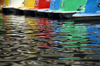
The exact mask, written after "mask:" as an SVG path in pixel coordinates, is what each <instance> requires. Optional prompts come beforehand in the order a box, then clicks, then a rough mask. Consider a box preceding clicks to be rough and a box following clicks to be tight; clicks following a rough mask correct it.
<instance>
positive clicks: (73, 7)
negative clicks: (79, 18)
mask: <svg viewBox="0 0 100 66" xmlns="http://www.w3.org/2000/svg"><path fill="white" fill-rule="evenodd" d="M77 2H78V3H77ZM85 4H86V0H61V1H60V6H59V10H54V11H52V12H51V14H52V18H56V17H59V18H71V17H72V15H73V14H75V13H77V12H80V11H84V10H85Z"/></svg>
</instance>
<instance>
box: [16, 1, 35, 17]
mask: <svg viewBox="0 0 100 66" xmlns="http://www.w3.org/2000/svg"><path fill="white" fill-rule="evenodd" d="M34 7H35V0H24V4H23V6H20V7H17V8H15V9H16V15H24V14H25V15H26V14H28V13H26V10H27V9H29V8H34Z"/></svg>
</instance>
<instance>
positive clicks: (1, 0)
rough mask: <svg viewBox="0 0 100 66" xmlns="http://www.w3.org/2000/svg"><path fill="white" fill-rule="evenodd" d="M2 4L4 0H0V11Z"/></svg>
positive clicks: (0, 10)
mask: <svg viewBox="0 0 100 66" xmlns="http://www.w3.org/2000/svg"><path fill="white" fill-rule="evenodd" d="M3 5H4V0H0V12H2V7H3Z"/></svg>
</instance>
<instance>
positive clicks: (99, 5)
mask: <svg viewBox="0 0 100 66" xmlns="http://www.w3.org/2000/svg"><path fill="white" fill-rule="evenodd" d="M73 17H74V18H75V20H83V21H84V20H99V19H100V0H87V3H86V9H85V11H84V12H79V13H76V14H74V15H73Z"/></svg>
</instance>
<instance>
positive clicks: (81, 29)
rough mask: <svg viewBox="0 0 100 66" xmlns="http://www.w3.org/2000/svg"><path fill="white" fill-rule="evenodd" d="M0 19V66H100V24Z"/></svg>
mask: <svg viewBox="0 0 100 66" xmlns="http://www.w3.org/2000/svg"><path fill="white" fill-rule="evenodd" d="M0 16H1V17H0V66H100V24H95V23H93V22H90V23H87V22H83V23H81V22H80V23H77V22H74V21H73V20H72V19H68V20H63V19H62V20H52V19H49V18H37V17H25V16H17V15H2V14H1V15H0Z"/></svg>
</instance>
